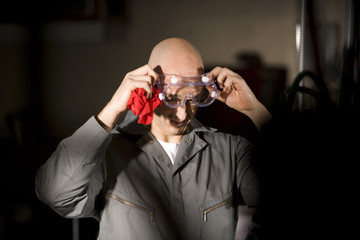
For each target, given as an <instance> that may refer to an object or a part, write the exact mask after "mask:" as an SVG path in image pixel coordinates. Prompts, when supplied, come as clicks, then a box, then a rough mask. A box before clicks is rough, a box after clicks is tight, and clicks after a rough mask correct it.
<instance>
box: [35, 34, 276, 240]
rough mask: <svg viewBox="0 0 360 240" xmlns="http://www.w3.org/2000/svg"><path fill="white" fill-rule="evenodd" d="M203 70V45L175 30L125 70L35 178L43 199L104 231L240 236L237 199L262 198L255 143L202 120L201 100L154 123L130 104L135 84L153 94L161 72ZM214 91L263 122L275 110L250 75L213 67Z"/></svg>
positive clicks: (158, 115) (134, 235) (164, 110)
mask: <svg viewBox="0 0 360 240" xmlns="http://www.w3.org/2000/svg"><path fill="white" fill-rule="evenodd" d="M168 73H169V74H173V75H176V76H179V77H180V78H182V77H184V78H189V76H198V75H201V74H203V73H204V65H203V62H202V58H201V55H200V53H199V51H198V50H197V49H196V48H195V47H194V46H193V45H192V44H191V43H189V42H188V41H186V40H184V39H179V38H170V39H165V40H163V41H161V42H160V43H159V44H157V45H156V46H155V47H154V49H153V51H152V52H151V55H150V58H149V61H148V64H146V65H144V66H142V67H139V68H138V69H136V70H134V71H132V72H129V73H128V74H126V76H125V77H124V79H123V80H122V82H121V84H120V86H119V88H118V89H117V91H116V92H115V94H114V95H113V97H112V98H111V100H110V101H109V103H108V104H107V105H106V106H105V107H104V108H103V110H102V111H101V112H100V113H99V114H98V115H97V116H93V117H91V118H90V119H89V120H88V121H87V122H86V123H85V124H84V125H83V126H81V127H80V128H79V129H78V130H77V131H76V132H75V133H74V134H73V135H72V136H70V137H68V138H66V139H64V140H63V141H61V143H60V144H59V146H58V147H57V149H56V151H55V152H54V153H53V154H52V156H51V157H50V158H49V159H48V160H47V162H46V163H45V164H44V165H42V166H41V168H40V169H39V171H38V173H37V176H36V192H37V194H38V197H39V198H40V199H41V200H42V201H43V202H44V203H46V204H48V205H49V206H51V208H53V209H54V210H55V211H56V212H58V213H59V214H61V215H62V216H64V217H68V218H75V217H76V218H78V217H95V218H96V219H98V220H99V223H100V226H99V235H98V239H147V240H148V239H234V237H235V228H236V223H237V207H238V206H239V205H246V206H249V207H256V206H257V205H258V201H259V196H258V179H257V175H256V172H255V171H254V168H253V166H252V162H251V156H252V152H253V146H252V144H251V143H250V142H248V141H247V140H246V139H244V138H242V137H241V136H234V135H230V134H224V133H221V132H218V131H216V130H215V129H213V128H209V127H206V126H203V125H202V124H201V123H200V122H199V121H197V120H196V119H195V118H194V116H195V114H196V110H197V107H198V106H197V104H196V103H195V102H194V99H187V100H186V102H185V103H184V104H183V105H181V106H178V107H169V106H167V105H166V104H162V106H160V107H158V108H156V110H155V112H154V116H153V120H152V122H151V124H150V125H149V126H144V125H141V124H138V123H137V118H136V117H135V115H134V114H133V113H132V112H128V113H127V117H126V118H125V120H124V121H123V122H121V123H118V121H119V118H120V115H121V114H124V113H126V112H127V110H128V101H129V98H130V95H131V93H132V92H133V91H134V90H135V89H138V88H143V89H144V90H145V91H146V92H147V97H151V96H152V86H154V84H155V81H156V80H157V79H159V76H161V75H163V74H168ZM210 75H211V76H213V77H214V78H216V79H217V82H218V85H219V86H220V88H221V89H222V90H220V89H219V90H218V94H217V97H216V98H217V99H218V100H220V101H222V102H224V103H225V104H226V105H227V106H229V107H230V108H233V109H236V110H237V111H240V112H242V113H244V114H246V115H247V116H249V118H250V119H251V120H252V121H253V122H254V124H255V125H256V126H257V128H258V129H259V130H260V129H261V126H262V125H263V124H264V123H265V122H266V121H268V120H269V119H270V118H271V115H270V114H269V112H268V111H267V110H266V108H265V107H264V106H263V104H261V103H260V102H259V101H258V100H257V99H256V97H255V96H254V94H253V93H252V91H251V90H250V89H249V87H248V86H247V84H246V82H245V81H244V79H242V78H241V77H240V76H239V75H238V74H236V73H234V72H232V71H231V70H229V69H226V68H221V67H216V68H215V69H213V70H212V71H211V72H210Z"/></svg>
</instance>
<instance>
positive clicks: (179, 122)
mask: <svg viewBox="0 0 360 240" xmlns="http://www.w3.org/2000/svg"><path fill="white" fill-rule="evenodd" d="M170 123H171V125H173V126H175V127H181V126H183V125H184V124H185V120H184V121H179V120H170Z"/></svg>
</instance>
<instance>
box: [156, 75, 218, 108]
mask: <svg viewBox="0 0 360 240" xmlns="http://www.w3.org/2000/svg"><path fill="white" fill-rule="evenodd" d="M156 85H157V88H158V89H159V90H160V94H159V98H160V100H162V101H163V103H164V104H165V105H166V106H168V107H171V108H177V107H181V106H183V105H184V104H185V103H186V102H188V101H190V103H191V104H195V105H196V106H198V107H206V106H209V105H210V104H212V103H213V102H214V101H215V99H216V96H217V87H216V84H215V80H214V78H213V77H212V76H211V75H210V74H202V75H197V76H180V75H175V74H167V73H164V74H159V77H158V79H157V80H156Z"/></svg>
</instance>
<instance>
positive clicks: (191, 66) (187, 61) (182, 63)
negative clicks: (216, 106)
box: [151, 48, 204, 139]
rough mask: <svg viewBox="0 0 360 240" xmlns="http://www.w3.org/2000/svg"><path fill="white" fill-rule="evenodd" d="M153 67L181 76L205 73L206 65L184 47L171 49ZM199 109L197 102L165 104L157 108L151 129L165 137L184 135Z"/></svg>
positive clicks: (161, 71) (162, 71)
mask: <svg viewBox="0 0 360 240" xmlns="http://www.w3.org/2000/svg"><path fill="white" fill-rule="evenodd" d="M153 65H154V66H152V67H153V68H159V69H160V70H159V71H158V73H168V74H175V75H179V76H195V75H200V74H203V72H204V65H203V62H202V59H201V57H200V56H199V55H197V54H195V53H194V52H193V51H191V50H189V49H186V48H185V49H184V48H176V49H175V50H174V49H171V51H169V52H167V53H166V54H163V55H161V58H160V59H157V61H156V64H155V63H154V64H153ZM196 110H197V106H196V105H195V104H191V101H187V102H186V103H185V104H184V105H182V106H181V107H178V108H170V107H167V106H166V105H165V104H162V106H161V107H158V108H156V109H155V112H154V117H153V121H152V123H151V131H152V132H153V134H154V133H155V134H156V135H157V136H163V137H164V139H167V138H168V137H173V136H179V135H182V134H183V133H184V132H185V130H186V128H187V126H188V124H189V123H190V121H191V120H192V119H193V118H194V116H195V113H196Z"/></svg>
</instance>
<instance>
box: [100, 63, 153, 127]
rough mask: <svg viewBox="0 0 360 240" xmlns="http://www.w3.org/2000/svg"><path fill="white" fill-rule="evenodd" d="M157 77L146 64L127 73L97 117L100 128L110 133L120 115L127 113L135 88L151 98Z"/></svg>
mask: <svg viewBox="0 0 360 240" xmlns="http://www.w3.org/2000/svg"><path fill="white" fill-rule="evenodd" d="M157 77H158V74H157V73H156V72H155V71H154V70H153V69H152V68H151V67H150V66H149V65H148V64H146V65H144V66H142V67H140V68H138V69H136V70H134V71H132V72H129V73H127V74H126V75H125V77H124V79H123V81H122V82H121V84H120V86H119V88H118V89H117V90H116V92H115V94H114V95H113V97H112V98H111V100H110V102H108V104H107V105H106V106H105V107H104V108H103V110H102V111H101V112H100V113H99V114H98V115H97V120H98V121H99V123H100V124H101V126H102V127H103V128H104V129H105V130H106V131H107V132H110V131H111V129H112V128H113V126H114V125H115V123H116V121H117V120H118V119H119V117H120V115H121V114H122V113H123V112H125V111H127V109H128V108H127V106H128V101H129V98H130V95H131V92H132V91H133V90H135V89H136V88H143V89H145V91H146V92H147V97H149V96H151V94H152V86H153V85H154V84H155V80H156V78H157Z"/></svg>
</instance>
